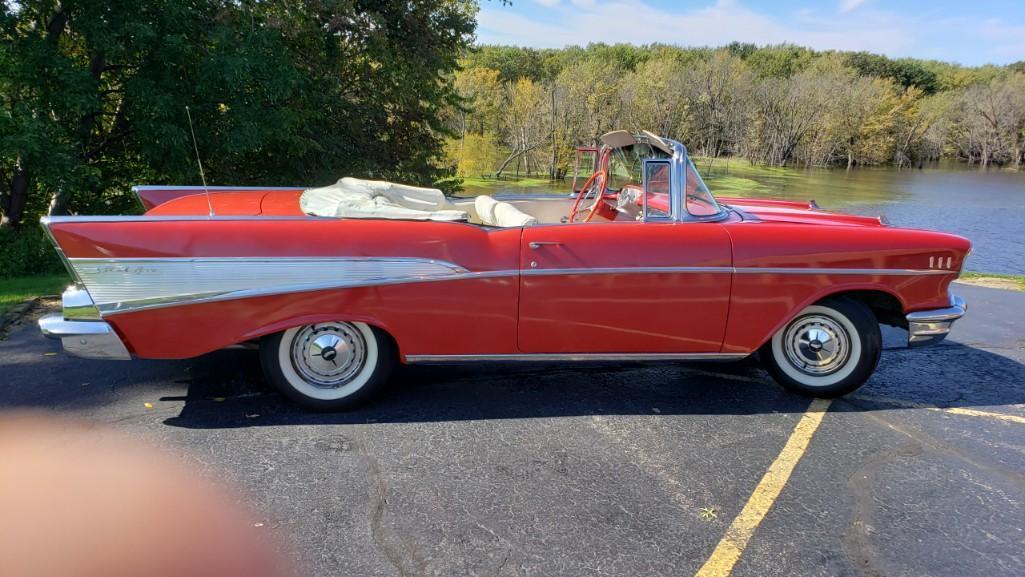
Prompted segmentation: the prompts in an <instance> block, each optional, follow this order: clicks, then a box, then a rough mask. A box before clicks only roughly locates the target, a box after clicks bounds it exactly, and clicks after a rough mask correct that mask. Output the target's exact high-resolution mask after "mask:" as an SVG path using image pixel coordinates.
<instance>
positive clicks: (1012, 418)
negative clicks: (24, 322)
mask: <svg viewBox="0 0 1025 577" xmlns="http://www.w3.org/2000/svg"><path fill="white" fill-rule="evenodd" d="M848 398H849V399H854V400H858V401H868V402H870V403H883V404H887V405H897V406H898V407H908V408H911V409H927V410H930V411H942V412H944V413H952V414H954V415H966V416H969V417H987V418H990V419H999V420H1001V421H1007V422H1009V423H1018V424H1020V425H1025V417H1022V416H1020V415H1008V414H1007V413H994V412H992V411H979V410H977V409H965V408H963V407H937V406H936V405H930V404H928V403H916V402H914V401H904V400H901V399H891V398H890V397H877V396H873V395H851V396H849V397H848Z"/></svg>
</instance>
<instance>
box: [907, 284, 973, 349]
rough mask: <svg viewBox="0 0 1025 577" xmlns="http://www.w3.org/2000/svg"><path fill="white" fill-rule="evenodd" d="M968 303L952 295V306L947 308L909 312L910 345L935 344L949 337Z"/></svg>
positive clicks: (966, 308)
mask: <svg viewBox="0 0 1025 577" xmlns="http://www.w3.org/2000/svg"><path fill="white" fill-rule="evenodd" d="M967 310H968V304H967V303H965V301H964V299H963V298H961V297H959V296H957V295H955V294H951V295H950V306H949V307H947V308H945V309H933V310H929V311H917V312H913V313H908V315H907V316H906V317H905V318H907V320H908V346H909V347H924V346H926V345H934V344H936V343H938V342H940V341H942V340H943V339H945V338H947V334H948V333H949V332H950V328H951V327H952V326H953V325H954V321H956V320H957V319H959V318H961V317H963V316H964V314H965V311H967Z"/></svg>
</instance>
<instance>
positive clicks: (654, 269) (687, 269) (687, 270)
mask: <svg viewBox="0 0 1025 577" xmlns="http://www.w3.org/2000/svg"><path fill="white" fill-rule="evenodd" d="M708 272H713V273H714V272H717V273H731V272H733V267H728V266H622V267H606V268H529V269H523V270H521V271H519V273H520V274H522V275H523V276H558V275H582V274H587V275H591V274H652V273H654V274H663V273H664V274H680V273H684V274H693V273H708Z"/></svg>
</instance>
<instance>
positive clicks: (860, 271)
mask: <svg viewBox="0 0 1025 577" xmlns="http://www.w3.org/2000/svg"><path fill="white" fill-rule="evenodd" d="M733 272H735V273H737V274H842V275H870V276H871V275H885V276H915V275H931V274H952V273H954V272H955V271H950V270H938V269H911V268H799V267H791V268H775V267H757V266H753V267H736V268H734V269H733Z"/></svg>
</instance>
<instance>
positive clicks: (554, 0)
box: [534, 0, 559, 8]
mask: <svg viewBox="0 0 1025 577" xmlns="http://www.w3.org/2000/svg"><path fill="white" fill-rule="evenodd" d="M534 2H537V3H538V4H540V5H542V6H547V7H549V8H551V7H552V6H555V5H556V4H558V3H559V0H534Z"/></svg>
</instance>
